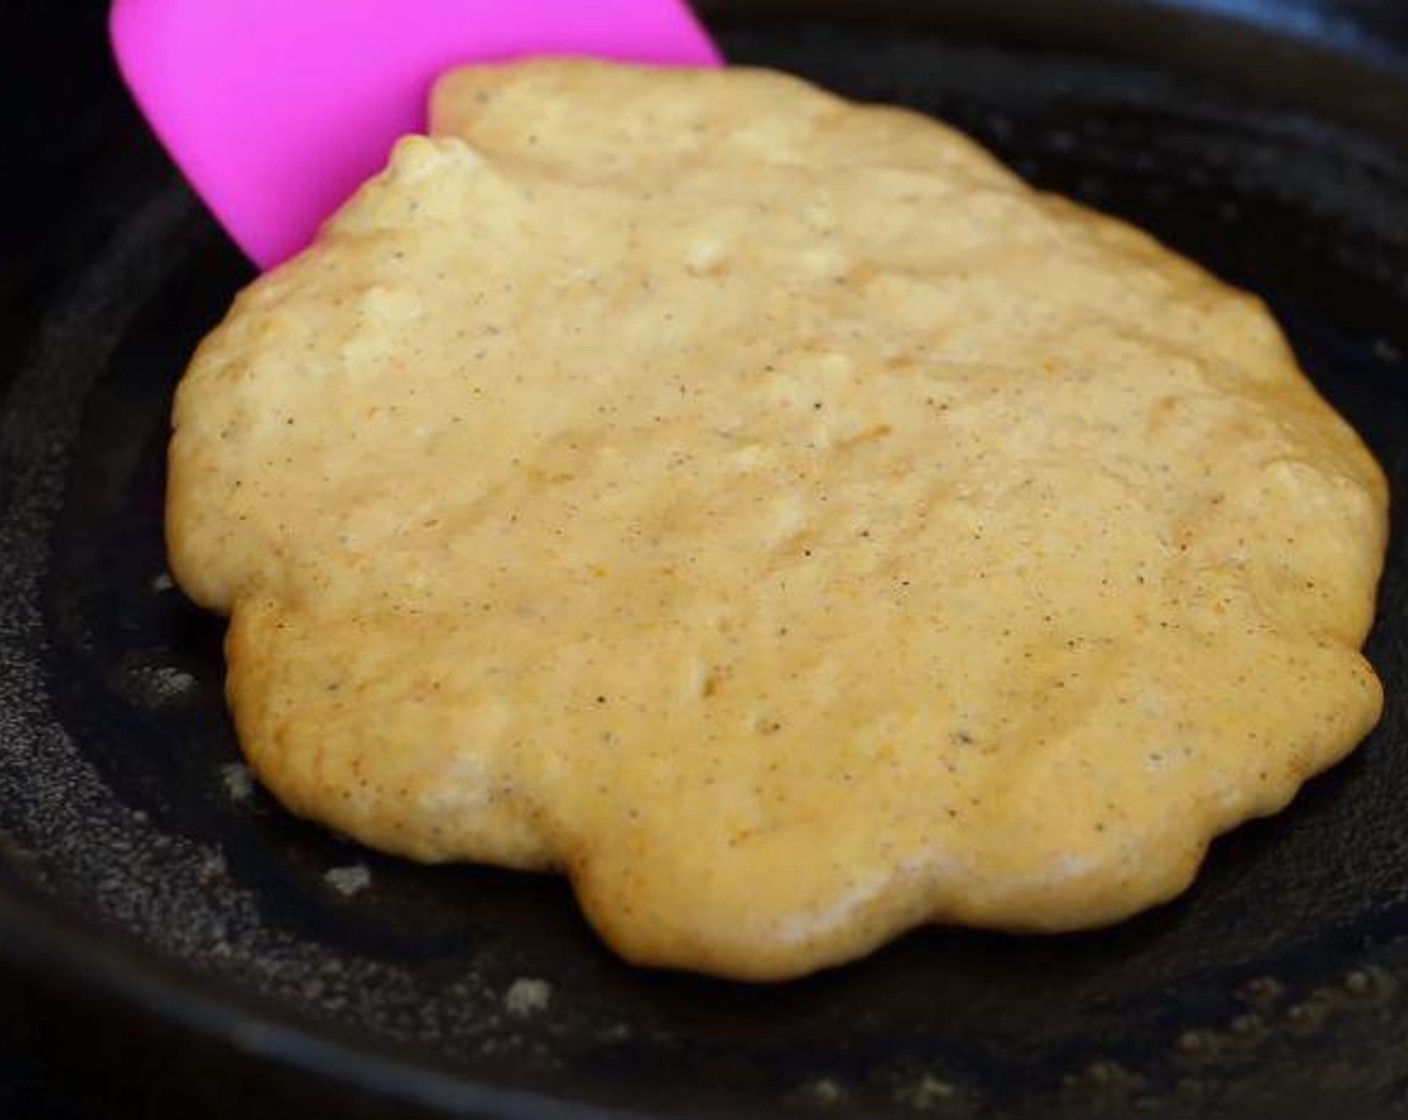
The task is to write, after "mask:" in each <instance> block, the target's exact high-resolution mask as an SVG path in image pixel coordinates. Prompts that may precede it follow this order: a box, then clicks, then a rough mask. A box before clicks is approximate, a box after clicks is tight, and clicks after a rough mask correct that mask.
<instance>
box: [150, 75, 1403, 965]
mask: <svg viewBox="0 0 1408 1120" xmlns="http://www.w3.org/2000/svg"><path fill="white" fill-rule="evenodd" d="M432 133H433V135H432V137H431V138H424V137H411V138H408V139H406V140H404V141H402V142H401V144H400V145H399V146H398V147H397V149H396V152H395V155H394V157H393V159H392V161H391V164H390V166H389V167H388V169H387V170H386V171H385V172H384V173H383V174H381V175H379V176H377V177H376V178H375V179H373V180H372V181H371V182H369V183H368V184H367V185H366V186H365V187H364V188H363V189H362V190H361V192H360V193H359V194H358V195H357V196H356V197H355V198H354V199H353V200H352V201H351V202H349V203H348V204H347V205H346V206H345V207H344V208H343V209H342V211H341V212H340V213H339V214H338V215H337V216H336V217H335V218H334V219H333V220H332V221H331V222H330V223H329V224H328V225H327V227H326V228H325V229H324V230H323V232H322V234H321V236H320V237H319V238H318V240H317V242H316V244H314V245H313V246H312V247H311V248H310V249H308V250H307V251H306V252H304V253H303V254H301V255H300V256H299V257H297V258H296V259H294V260H292V261H290V262H289V263H288V264H286V265H284V266H282V267H280V268H278V269H277V270H275V271H274V272H272V273H270V274H268V275H266V276H263V277H261V278H260V279H259V280H258V281H256V282H255V283H254V284H252V285H251V286H250V287H249V288H248V289H247V290H246V291H245V292H243V293H241V295H240V296H239V298H238V299H237V300H236V302H235V305H234V307H233V309H232V310H231V312H230V314H229V315H228V317H227V318H226V320H225V321H224V323H222V324H221V326H220V327H219V328H218V329H217V330H215V331H214V332H213V333H212V334H211V335H210V337H209V338H208V339H207V340H206V341H205V342H204V343H203V345H202V346H201V348H200V350H199V352H198V354H197V355H196V357H195V359H194V361H193V362H192V364H191V367H190V369H189V371H188V372H187V374H186V377H185V380H184V381H183V383H182V385H181V387H180V392H179V396H178V399H177V404H176V410H175V426H176V430H175V436H174V439H173V442H172V446H171V479H170V504H169V513H168V532H169V539H170V549H171V558H172V563H173V566H174V570H175V572H176V574H177V576H178V578H179V580H180V583H181V585H182V586H183V587H184V588H185V589H186V590H187V591H188V592H189V593H190V594H191V595H192V596H193V597H194V598H195V599H196V600H198V601H199V602H200V603H202V604H204V605H206V606H208V607H210V608H211V609H214V610H217V611H221V612H225V613H228V614H229V615H230V618H231V625H230V632H229V641H228V654H229V697H230V703H231V707H232V709H233V712H234V715H235V719H236V723H237V726H238V730H239V735H240V739H241V742H242V743H243V745H244V749H245V751H246V752H247V754H248V756H249V760H250V763H251V764H252V766H253V767H254V769H255V770H256V772H257V773H258V775H259V778H260V779H261V780H262V781H263V782H264V783H265V784H266V785H267V786H268V787H269V788H270V789H271V790H272V791H273V792H274V793H275V794H276V795H277V796H278V797H279V798H280V799H281V800H282V801H283V802H284V804H286V805H287V806H288V807H289V808H290V809H291V810H293V811H294V812H296V813H299V814H302V815H304V816H307V817H311V818H313V819H316V820H319V821H322V822H324V823H325V824H327V825H329V826H331V827H333V828H336V829H338V830H340V831H341V832H344V833H347V834H349V835H351V836H354V837H356V838H358V839H360V840H362V841H364V842H365V843H367V844H370V845H373V846H374V847H377V848H381V849H384V850H386V851H390V852H397V853H401V854H404V855H406V856H410V857H412V858H414V859H419V860H428V861H440V860H475V861H482V862H487V863H495V864H501V865H505V866H509V867H518V868H535V869H554V870H560V871H562V872H565V873H566V874H568V875H570V876H571V879H572V882H573V884H574V886H575V888H576V890H577V893H578V896H579V897H580V899H581V902H582V905H583V907H584V908H585V910H586V912H587V914H588V916H589V917H590V919H591V921H592V922H593V924H594V925H595V926H596V928H597V929H598V930H600V932H601V934H602V936H603V937H605V938H606V939H607V941H609V942H610V943H611V945H612V946H614V947H615V948H616V949H617V950H618V951H619V952H620V953H621V954H622V955H624V956H625V957H627V958H628V959H630V960H632V961H637V962H642V963H646V964H652V965H667V966H673V967H680V968H688V969H695V970H700V971H704V972H710V973H717V974H720V975H725V976H732V977H742V978H750V979H771V978H780V977H788V976H795V975H798V974H801V973H805V972H807V971H809V970H812V969H816V968H818V967H822V966H826V965H831V964H835V963H837V962H840V961H844V960H847V959H849V958H853V957H856V956H858V955H860V954H863V953H865V952H867V951H869V950H870V949H872V948H874V947H875V946H877V945H879V944H881V943H883V942H884V941H886V940H888V939H889V938H892V937H894V936H895V935H896V934H897V933H899V932H901V931H903V930H905V929H908V928H910V927H913V926H915V925H918V924H921V923H926V922H950V923H961V924H965V925H973V926H985V927H996V928H1001V929H1007V930H1021V931H1053V930H1069V929H1077V928H1082V927H1088V926H1096V925H1100V924H1103V923H1108V922H1113V921H1116V920H1118V919H1120V918H1123V917H1125V916H1127V915H1129V914H1132V913H1134V912H1136V911H1139V910H1142V909H1144V908H1145V907H1148V906H1151V905H1154V904H1155V903H1158V902H1161V901H1163V900H1165V899H1168V898H1170V897H1172V896H1173V895H1175V894H1177V893H1178V892H1179V891H1181V890H1183V889H1184V888H1185V887H1186V886H1187V885H1188V883H1189V881H1190V880H1191V879H1192V877H1193V875H1194V872H1195V870H1196V869H1197V867H1198V864H1199V862H1200V861H1201V859H1202V858H1203V854H1204V852H1205V850H1206V848H1207V845H1208V842H1209V840H1210V839H1211V838H1212V837H1214V836H1216V835H1217V834H1218V833H1220V832H1222V831H1224V830H1225V829H1228V828H1230V827H1232V826H1233V825H1235V824H1237V823H1238V822H1240V821H1243V820H1246V819H1247V818H1249V817H1256V816H1260V815H1263V814H1267V813H1271V812H1275V811H1276V810H1278V809H1280V808H1282V807H1283V806H1284V805H1285V804H1286V803H1287V802H1288V801H1289V800H1290V798H1291V797H1292V796H1293V795H1294V793H1295V791H1296V789H1297V788H1298V787H1299V786H1300V785H1301V783H1302V782H1304V781H1305V780H1306V778H1308V777H1309V776H1311V775H1312V774H1314V773H1316V772H1317V771H1319V770H1321V769H1323V768H1324V767H1326V766H1328V765H1330V764H1331V763H1333V762H1334V761H1336V760H1337V759H1339V758H1341V757H1342V756H1343V755H1344V754H1345V753H1346V752H1347V751H1349V750H1350V749H1351V748H1352V747H1353V746H1354V745H1355V744H1356V743H1357V742H1359V740H1360V739H1361V738H1362V737H1363V735H1364V734H1365V733H1366V732H1367V731H1368V730H1369V728H1371V727H1372V726H1373V724H1374V722H1375V720H1376V719H1377V718H1378V715H1379V710H1380V704H1381V694H1380V686H1379V683H1378V681H1377V680H1376V678H1375V676H1374V673H1373V671H1372V670H1371V668H1370V667H1369V665H1368V664H1367V663H1366V662H1365V660H1364V659H1363V657H1362V656H1361V655H1360V653H1359V647H1360V644H1361V642H1362V641H1363V638H1364V636H1365V632H1366V631H1367V629H1368V627H1369V625H1370V622H1371V619H1372V616H1373V608H1374V594H1375V585H1376V582H1377V579H1378V576H1379V572H1380V566H1381V561H1382V556H1383V550H1384V541H1385V516H1386V514H1385V506H1386V496H1385V485H1384V482H1383V479H1382V476H1381V473H1380V471H1379V469H1378V468H1377V466H1376V465H1375V463H1374V462H1373V460H1372V458H1371V457H1370V456H1369V454H1368V453H1367V452H1366V451H1365V449H1364V447H1363V446H1362V445H1361V443H1360V441H1359V440H1358V439H1357V438H1356V436H1355V434H1354V433H1353V432H1352V431H1351V430H1350V428H1349V427H1348V426H1347V425H1346V424H1345V423H1344V422H1343V421H1342V420H1341V419H1340V418H1339V417H1338V416H1336V415H1335V413H1334V412H1333V411H1332V410H1331V409H1330V408H1329V407H1328V406H1327V405H1326V404H1325V403H1324V402H1323V401H1322V400H1321V399H1320V397H1319V396H1317V394H1316V393H1315V391H1314V389H1313V388H1312V387H1311V385H1310V384H1309V383H1308V382H1307V380H1306V378H1305V377H1304V376H1303V375H1302V373H1301V371H1300V370H1299V369H1298V367H1297V365H1296V362H1295V360H1294V358H1293V355H1292V353H1291V351H1290V350H1289V348H1288V347H1287V345H1286V342H1285V341H1284V339H1283V337H1282V335H1281V333H1280V331H1279V330H1278V329H1277V327H1276V325H1275V323H1274V321H1273V320H1272V318H1271V316H1270V315H1269V314H1268V313H1267V311H1266V310H1265V308H1264V307H1263V306H1262V304H1261V303H1260V302H1258V301H1257V300H1256V299H1255V298H1253V297H1251V296H1249V295H1246V294H1245V293H1242V292H1238V291H1235V290H1233V289H1231V288H1229V287H1227V286H1225V285H1223V284H1222V283H1219V282H1218V281H1217V280H1215V279H1214V278H1212V277H1211V276H1209V275H1208V274H1207V273H1206V272H1204V271H1202V270H1201V269H1199V268H1197V267H1196V266H1194V265H1192V264H1190V263H1189V262H1187V261H1185V260H1183V259H1181V258H1180V257H1178V256H1176V255H1175V254H1173V253H1172V252H1170V251H1168V250H1167V249H1164V248H1162V247H1161V246H1159V245H1158V244H1157V243H1155V242H1154V241H1153V240H1151V239H1150V238H1148V237H1146V236H1145V235H1143V234H1141V233H1138V232H1136V231H1135V230H1133V229H1131V228H1129V227H1128V226H1125V225H1123V224H1121V223H1119V222H1116V221H1113V220H1111V219H1109V218H1105V217H1101V216H1099V215H1097V214H1094V213H1092V212H1090V211H1088V210H1085V209H1083V208H1081V207H1079V206H1076V205H1074V204H1072V203H1070V202H1066V201H1063V200H1061V199H1057V198H1053V197H1051V196H1049V195H1044V194H1040V193H1037V192H1035V191H1033V190H1032V189H1030V188H1028V187H1027V186H1025V185H1024V184H1023V183H1022V182H1021V181H1019V180H1018V179H1017V178H1016V177H1015V176H1014V175H1012V174H1011V173H1010V172H1008V171H1007V170H1005V169H1004V168H1003V167H1001V166H1000V165H999V164H998V163H997V162H996V161H995V160H994V159H992V158H991V157H990V156H988V155H987V154H985V153H984V152H983V151H982V150H981V149H979V148H978V147H976V146H975V145H974V144H973V143H972V142H970V141H969V140H967V139H965V138H963V137H962V136H960V135H959V134H957V133H955V132H954V131H952V130H950V129H948V128H946V127H944V126H942V125H940V124H938V123H936V122H934V121H932V120H929V119H927V118H925V117H922V116H919V115H916V114H913V113H908V112H902V111H898V110H894V109H887V108H875V107H864V106H858V105H853V104H849V103H847V102H845V101H842V100H840V99H838V98H836V97H833V96H831V95H829V94H827V93H824V92H822V91H820V90H818V89H815V88H813V87H811V86H809V85H807V84H805V83H803V82H801V81H799V80H797V79H794V78H790V77H785V76H783V75H780V74H775V73H768V72H763V71H754V70H739V69H732V70H726V71H721V72H712V71H701V72H694V71H664V70H651V69H644V68H628V67H621V66H612V65H607V64H600V63H587V62H561V61H559V62H533V63H525V64H519V65H510V66H486V67H472V68H468V69H464V70H460V71H456V72H454V73H452V74H450V75H449V76H448V77H446V78H445V79H443V80H442V81H441V83H440V84H439V87H438V89H437V91H436V94H435V98H434V113H433V128H432Z"/></svg>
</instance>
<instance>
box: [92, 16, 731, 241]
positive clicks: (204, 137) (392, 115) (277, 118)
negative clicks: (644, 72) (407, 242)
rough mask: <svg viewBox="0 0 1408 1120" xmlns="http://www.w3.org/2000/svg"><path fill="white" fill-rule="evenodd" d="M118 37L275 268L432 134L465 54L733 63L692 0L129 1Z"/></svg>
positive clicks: (176, 145)
mask: <svg viewBox="0 0 1408 1120" xmlns="http://www.w3.org/2000/svg"><path fill="white" fill-rule="evenodd" d="M111 30H112V41H113V46H114V49H115V50H116V53H117V58H118V63H119V66H120V67H121V70H122V74H123V76H124V78H125V79H126V81H127V84H128V86H129V87H131V90H132V93H133V95H134V96H135V97H136V99H137V103H138V104H139V105H140V106H141V108H142V111H143V112H144V113H145V114H146V116H147V120H148V121H149V122H150V123H151V125H152V127H153V129H154V130H155V131H156V133H157V135H158V136H159V137H160V138H161V140H162V142H163V143H164V144H165V145H166V148H167V150H168V151H169V152H170V153H171V155H172V157H173V158H174V159H175V160H176V162H177V164H178V165H179V166H180V168H181V170H182V171H184V172H185V174H186V177H187V178H188V179H189V180H190V181H191V183H192V184H193V185H194V187H195V189H196V191H197V192H198V193H199V194H200V196H201V197H202V198H203V199H204V200H205V202H206V204H207V205H208V206H209V207H210V209H211V210H212V211H214V213H215V216H216V217H217V218H218V219H219V220H220V222H221V224H223V225H224V227H225V229H226V230H228V231H229V233H230V235H231V236H232V237H233V238H234V239H235V241H236V242H237V243H238V244H239V246H240V247H241V248H242V249H244V251H245V252H246V253H248V254H249V256H250V257H251V258H253V260H254V261H255V263H256V264H258V265H259V266H260V267H261V268H268V267H270V266H272V265H275V264H277V263H278V262H279V261H281V260H283V259H284V258H285V257H288V256H289V255H291V254H292V253H295V252H297V251H298V250H299V249H301V248H303V246H305V245H307V244H308V242H309V241H310V240H311V239H312V237H313V234H314V233H315V232H316V231H317V228H318V225H319V223H321V222H322V220H323V219H324V218H326V217H327V216H328V215H329V214H330V213H332V211H333V210H334V209H336V208H337V206H338V205H339V204H340V203H341V202H342V201H343V200H345V199H346V198H347V197H348V196H349V195H350V194H351V193H352V191H353V190H354V189H355V188H356V187H357V185H358V184H359V183H361V182H362V181H363V180H364V179H366V178H367V177H368V176H369V175H371V174H372V173H373V172H375V171H377V170H378V169H379V168H380V167H381V166H382V165H383V164H384V163H385V161H386V157H387V155H388V153H389V152H390V150H391V145H392V142H393V141H394V140H395V139H396V138H397V137H398V136H401V135H404V134H405V133H407V132H416V131H420V130H423V129H424V127H425V100H426V96H427V94H428V93H429V90H430V84H431V82H432V81H433V80H434V78H435V77H436V75H438V74H439V73H441V72H442V71H443V70H445V69H447V68H449V67H451V66H454V65H456V64H457V63H463V62H487V61H494V60H502V59H507V58H514V57H518V56H521V55H531V54H577V55H594V56H597V57H601V58H611V59H617V60H620V61H634V62H653V63H659V64H663V65H689V66H709V65H718V63H719V61H720V58H719V54H718V51H717V50H716V49H715V47H714V45H713V43H711V42H710V40H709V38H708V36H707V35H706V34H705V33H704V31H703V29H702V28H701V27H700V26H699V24H698V22H697V21H696V20H695V18H694V16H693V14H692V13H691V12H690V10H689V8H688V6H687V5H686V4H685V3H684V0H116V2H115V3H114V4H113V7H112V20H111Z"/></svg>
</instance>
